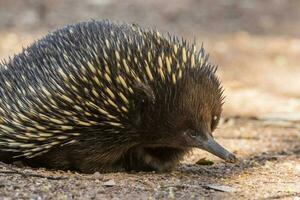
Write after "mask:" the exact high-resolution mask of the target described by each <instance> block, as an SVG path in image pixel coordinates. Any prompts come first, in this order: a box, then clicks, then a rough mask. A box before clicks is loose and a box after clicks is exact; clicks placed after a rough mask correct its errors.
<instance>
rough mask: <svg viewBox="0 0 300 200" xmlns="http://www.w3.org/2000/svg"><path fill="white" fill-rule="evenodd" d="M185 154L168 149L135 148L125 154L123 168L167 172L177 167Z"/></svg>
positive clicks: (178, 150) (181, 151)
mask: <svg viewBox="0 0 300 200" xmlns="http://www.w3.org/2000/svg"><path fill="white" fill-rule="evenodd" d="M185 152H186V151H184V150H181V149H175V148H169V147H156V148H147V147H136V148H133V149H131V150H129V151H128V153H127V154H126V156H125V160H124V161H125V162H124V167H125V169H127V170H135V171H157V172H167V171H171V170H173V169H174V168H175V167H176V166H177V164H178V163H179V161H180V159H181V158H182V157H183V155H184V154H185Z"/></svg>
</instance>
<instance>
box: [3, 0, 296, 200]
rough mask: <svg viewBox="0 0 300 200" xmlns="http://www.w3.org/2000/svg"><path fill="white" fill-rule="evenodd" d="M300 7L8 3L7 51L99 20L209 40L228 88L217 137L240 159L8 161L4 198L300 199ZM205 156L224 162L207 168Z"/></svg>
mask: <svg viewBox="0 0 300 200" xmlns="http://www.w3.org/2000/svg"><path fill="white" fill-rule="evenodd" d="M24 2H25V3H24ZM41 2H43V3H41ZM182 2H185V3H182ZM270 4H271V5H272V6H270ZM19 8H22V9H19ZM299 8H300V3H299V1H295V0H294V1H293V0H288V1H280V0H274V1H269V0H266V1H229V0H228V1H226V0H224V1H221V0H218V1H217V0H216V1H209V0H203V1H193V0H188V1H179V0H178V1H177V0H174V1H158V0H153V1H147V2H144V1H143V2H142V1H138V0H131V1H118V0H114V1H109V0H105V1H104V0H101V1H100V0H98V1H97V0H88V1H86V3H80V1H77V0H74V1H69V0H67V1H57V0H54V1H51V0H46V1H36V0H27V1H17V0H11V1H6V0H4V1H0V36H1V37H0V58H5V59H7V58H8V56H12V55H13V54H14V53H18V52H19V51H20V50H21V49H22V46H27V45H28V44H30V43H31V42H33V41H34V40H36V39H37V38H39V37H40V36H41V35H43V34H45V33H46V32H48V31H49V30H52V29H53V28H56V27H58V26H61V25H63V24H67V23H72V22H75V21H80V20H84V19H89V18H96V19H100V18H110V19H115V20H119V21H127V22H132V21H134V22H138V23H140V24H142V25H144V26H147V27H156V28H158V29H160V30H162V31H166V30H167V31H170V32H175V33H176V34H178V35H182V36H184V37H186V38H188V39H189V40H190V41H193V38H196V41H197V43H198V45H200V44H201V42H204V47H205V48H206V50H207V52H209V53H210V58H211V59H210V60H211V62H213V63H214V64H217V65H218V66H219V70H218V75H219V76H220V78H221V80H222V82H223V86H224V88H225V95H226V103H225V105H224V113H223V116H224V118H223V120H222V123H221V124H220V126H219V128H218V130H217V131H216V132H215V136H216V138H217V140H218V141H220V143H222V144H223V145H224V146H226V147H227V148H228V149H230V150H232V151H233V152H234V153H235V154H236V155H237V156H238V157H239V161H238V162H237V163H236V164H227V163H224V162H222V161H220V160H219V159H218V158H216V157H214V156H212V155H210V154H208V153H205V152H203V151H200V150H199V151H196V150H195V152H194V153H193V154H191V155H189V156H187V157H186V158H185V160H184V161H183V162H182V164H181V165H180V166H179V167H178V169H176V170H175V171H174V172H172V173H167V174H157V173H113V174H100V173H95V174H93V175H86V174H78V173H76V172H63V171H49V170H46V169H30V168H27V167H20V166H19V167H17V166H15V165H6V164H3V163H0V199H300V92H299V88H300V79H299V77H300V66H299V65H300V64H299V55H300V39H299V35H300V28H299V27H300V24H299V20H298V19H299V17H300V16H299V13H300V12H299V11H300V10H299ZM201 158H206V159H207V160H211V161H213V162H214V164H213V165H210V166H203V165H197V164H196V162H197V161H198V160H199V159H201Z"/></svg>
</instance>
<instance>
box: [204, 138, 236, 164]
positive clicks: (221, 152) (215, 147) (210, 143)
mask: <svg viewBox="0 0 300 200" xmlns="http://www.w3.org/2000/svg"><path fill="white" fill-rule="evenodd" d="M198 142H199V143H200V144H199V148H201V149H203V150H206V151H208V152H210V153H212V154H214V155H215V156H218V157H219V158H222V159H224V160H225V161H226V162H231V163H233V162H236V160H237V158H236V157H235V155H234V154H232V153H230V152H229V151H227V150H226V149H225V148H224V147H222V146H221V145H220V144H218V143H217V142H216V141H215V140H214V138H213V137H211V136H209V137H208V139H207V140H204V141H203V138H201V140H200V138H199V140H198Z"/></svg>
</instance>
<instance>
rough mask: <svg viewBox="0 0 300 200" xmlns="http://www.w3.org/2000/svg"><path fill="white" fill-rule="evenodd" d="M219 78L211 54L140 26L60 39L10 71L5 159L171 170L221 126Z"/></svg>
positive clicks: (0, 83)
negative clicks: (197, 143) (206, 54)
mask: <svg viewBox="0 0 300 200" xmlns="http://www.w3.org/2000/svg"><path fill="white" fill-rule="evenodd" d="M214 72H215V68H214V67H211V66H210V65H209V64H208V63H207V58H206V57H205V55H204V50H203V48H201V50H200V51H196V50H195V48H194V46H189V45H188V44H187V43H186V42H185V41H179V40H178V39H177V38H176V37H174V38H172V37H168V38H166V37H163V36H161V35H160V34H158V32H155V31H148V30H144V29H141V28H139V27H137V26H130V25H116V24H112V23H110V22H107V21H105V22H96V21H91V22H85V23H79V24H76V25H71V26H67V27H65V28H63V29H60V30H57V31H55V32H53V33H50V34H48V35H47V36H46V37H45V38H43V39H41V40H39V41H37V42H35V43H34V44H33V45H31V46H30V47H28V48H26V49H24V50H23V52H22V53H21V54H19V55H16V56H15V57H14V58H13V59H10V60H9V62H4V63H3V64H2V66H0V160H4V161H13V160H17V159H20V160H23V161H26V162H27V163H29V164H31V165H36V166H46V167H52V168H59V169H75V170H80V171H84V172H93V171H97V170H100V171H112V170H121V169H127V170H159V171H164V170H168V169H170V168H171V167H173V166H174V165H175V164H176V163H177V162H178V161H179V160H180V159H181V158H182V156H183V155H184V154H185V153H186V152H187V151H189V149H190V148H191V147H196V146H197V145H196V144H195V142H194V141H193V140H190V139H192V138H196V137H197V138H198V140H199V141H201V140H203V141H205V140H207V139H206V138H208V137H209V138H210V136H211V132H212V130H213V129H214V128H215V126H216V124H217V121H218V119H219V116H220V113H221V104H222V103H221V101H222V95H221V93H222V92H221V88H220V84H219V81H218V80H217V78H216V77H215V75H214ZM198 136H200V137H201V138H202V139H199V137H198ZM198 147H200V145H198ZM201 148H202V147H201ZM203 148H204V149H206V150H208V151H210V152H212V153H215V154H217V155H218V156H220V157H222V158H224V159H227V160H233V157H232V155H231V154H230V153H228V152H225V153H226V155H225V153H224V155H221V154H220V153H216V152H214V151H213V150H210V149H207V148H205V147H203ZM220 148H221V147H220ZM224 151H225V150H224ZM226 156H227V157H226Z"/></svg>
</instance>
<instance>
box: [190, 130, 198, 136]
mask: <svg viewBox="0 0 300 200" xmlns="http://www.w3.org/2000/svg"><path fill="white" fill-rule="evenodd" d="M189 134H190V136H191V137H196V136H197V131H195V130H189Z"/></svg>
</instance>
